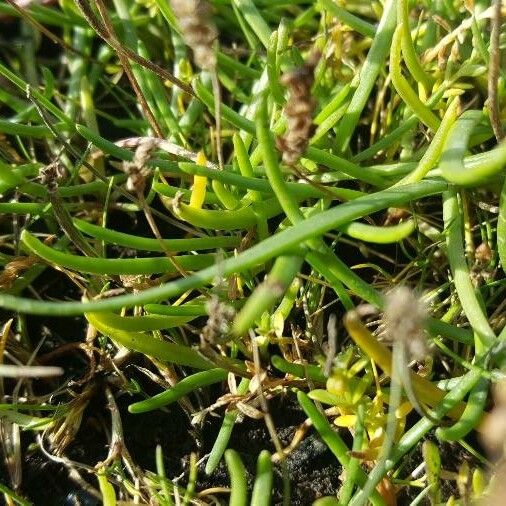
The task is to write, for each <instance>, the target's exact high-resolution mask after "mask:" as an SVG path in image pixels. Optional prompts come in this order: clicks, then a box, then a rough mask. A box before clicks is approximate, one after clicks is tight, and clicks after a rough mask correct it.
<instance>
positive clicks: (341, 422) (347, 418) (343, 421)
mask: <svg viewBox="0 0 506 506" xmlns="http://www.w3.org/2000/svg"><path fill="white" fill-rule="evenodd" d="M334 423H335V424H336V425H337V426H338V427H354V426H355V424H356V423H357V415H342V416H338V417H337V418H336V419H335V420H334Z"/></svg>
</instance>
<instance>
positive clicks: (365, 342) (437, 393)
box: [344, 311, 465, 419]
mask: <svg viewBox="0 0 506 506" xmlns="http://www.w3.org/2000/svg"><path fill="white" fill-rule="evenodd" d="M344 325H345V327H346V330H347V331H348V333H349V334H350V336H351V337H352V339H353V340H354V341H355V343H356V344H357V345H358V346H359V347H360V348H361V349H362V350H363V351H364V353H365V354H366V355H367V356H368V357H369V358H370V359H371V360H373V361H374V362H375V363H376V364H378V365H379V366H380V367H381V369H382V370H383V371H384V372H385V374H388V375H389V376H390V377H392V353H391V352H390V350H389V349H388V348H387V347H386V346H384V345H383V344H381V343H379V342H378V341H377V340H376V339H375V338H374V336H373V335H372V334H371V333H370V332H369V330H368V329H367V328H366V327H365V325H364V324H363V323H362V322H361V321H360V317H359V315H358V314H357V312H356V311H350V312H348V313H347V314H346V316H345V318H344ZM411 382H412V384H413V387H414V390H415V393H416V394H417V396H418V397H419V399H420V400H421V401H423V402H424V403H426V404H428V405H429V406H431V407H433V406H435V405H436V404H437V403H439V402H440V401H441V400H442V399H443V398H444V396H445V393H446V392H444V390H441V389H439V388H438V387H436V386H435V385H433V384H432V383H431V382H430V381H428V380H427V379H425V378H423V377H422V376H419V375H418V374H416V373H414V372H411ZM464 407H465V405H464V404H458V405H456V406H455V407H454V408H453V409H452V410H451V412H450V413H449V415H450V416H451V417H452V418H454V419H458V418H460V416H461V415H462V412H463V410H464Z"/></svg>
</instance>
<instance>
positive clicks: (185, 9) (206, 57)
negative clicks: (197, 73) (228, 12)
mask: <svg viewBox="0 0 506 506" xmlns="http://www.w3.org/2000/svg"><path fill="white" fill-rule="evenodd" d="M171 5H172V10H173V11H174V14H175V15H176V17H177V20H178V24H179V28H180V29H181V35H182V36H183V40H184V42H185V43H186V44H187V45H188V46H190V47H191V49H192V50H193V59H194V60H195V63H196V64H197V65H198V66H199V67H200V68H201V69H203V70H214V69H215V67H216V54H215V52H214V50H213V43H214V41H215V40H216V38H217V37H218V30H217V29H216V26H215V24H214V23H213V22H212V19H211V14H212V13H211V6H210V5H209V3H208V2H207V1H206V0H171Z"/></svg>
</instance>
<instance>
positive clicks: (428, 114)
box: [390, 25, 440, 132]
mask: <svg viewBox="0 0 506 506" xmlns="http://www.w3.org/2000/svg"><path fill="white" fill-rule="evenodd" d="M402 30H403V28H402V26H401V25H399V26H398V27H397V29H396V30H395V33H394V36H393V38H392V46H391V48H390V74H391V76H392V84H393V85H394V87H395V89H396V90H397V93H398V94H399V95H400V97H401V98H402V99H403V100H404V102H406V104H407V105H408V106H409V107H410V108H411V109H412V110H413V112H414V113H415V114H416V115H417V117H418V119H419V120H420V121H421V122H422V123H424V124H425V125H427V126H428V127H429V128H430V129H431V130H432V131H434V132H436V131H437V129H438V128H439V123H440V121H439V119H438V118H437V116H436V115H435V114H434V113H433V112H432V111H431V110H430V109H429V108H428V107H427V106H426V105H425V104H424V103H423V102H422V101H421V100H420V99H419V98H418V95H417V94H416V93H415V92H414V91H413V89H412V88H411V86H410V85H409V83H408V81H407V80H406V78H405V77H404V76H403V75H402V70H401V42H402Z"/></svg>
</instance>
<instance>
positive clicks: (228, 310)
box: [200, 296, 235, 346]
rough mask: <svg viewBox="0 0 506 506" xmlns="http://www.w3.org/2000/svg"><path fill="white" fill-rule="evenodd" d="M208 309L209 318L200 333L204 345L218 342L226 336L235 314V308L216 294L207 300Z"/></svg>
mask: <svg viewBox="0 0 506 506" xmlns="http://www.w3.org/2000/svg"><path fill="white" fill-rule="evenodd" d="M206 310H207V313H208V314H209V318H208V320H207V323H206V325H205V326H204V328H203V329H202V333H201V335H200V338H201V340H202V345H203V346H207V345H208V344H215V343H218V342H219V341H221V340H222V339H223V338H224V337H226V336H227V335H228V333H229V329H230V323H231V321H232V320H233V318H234V316H235V310H234V308H233V307H231V306H229V305H228V304H225V303H224V302H221V301H220V300H219V299H218V297H216V296H213V297H211V298H210V299H209V300H208V301H207V303H206Z"/></svg>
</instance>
